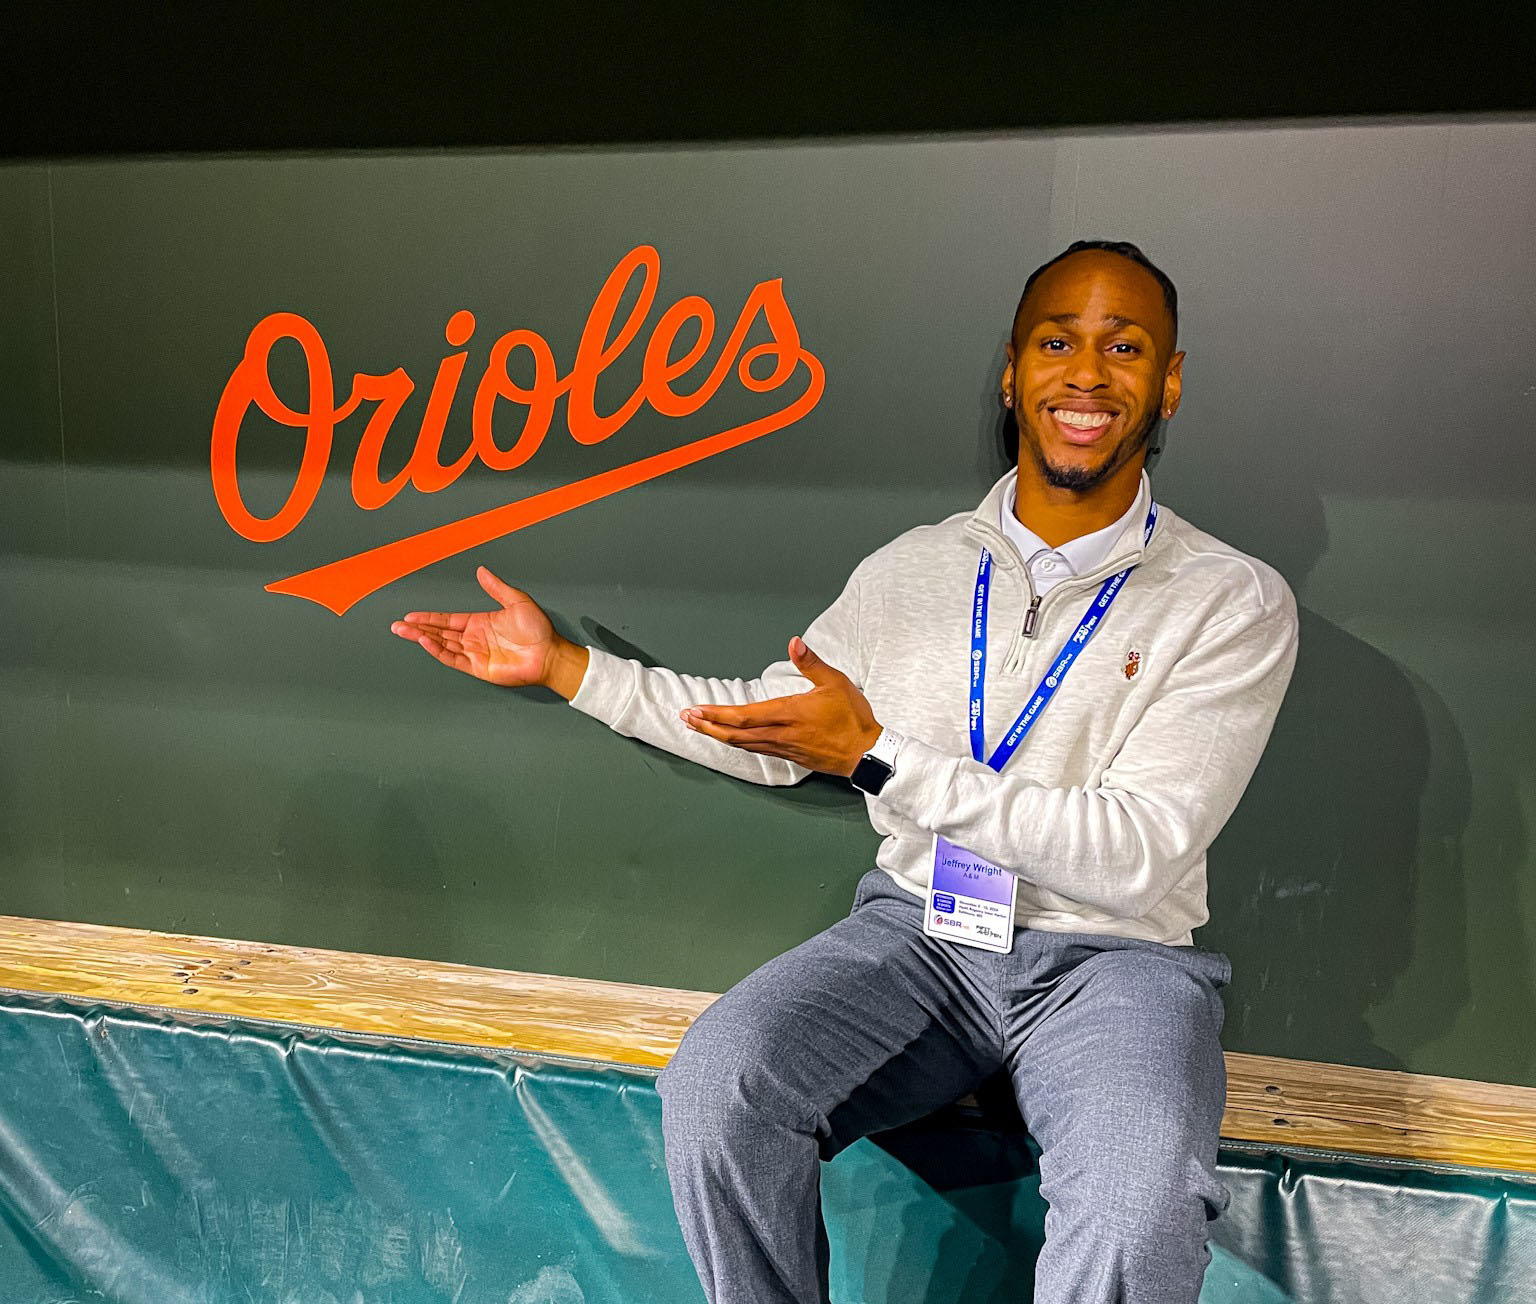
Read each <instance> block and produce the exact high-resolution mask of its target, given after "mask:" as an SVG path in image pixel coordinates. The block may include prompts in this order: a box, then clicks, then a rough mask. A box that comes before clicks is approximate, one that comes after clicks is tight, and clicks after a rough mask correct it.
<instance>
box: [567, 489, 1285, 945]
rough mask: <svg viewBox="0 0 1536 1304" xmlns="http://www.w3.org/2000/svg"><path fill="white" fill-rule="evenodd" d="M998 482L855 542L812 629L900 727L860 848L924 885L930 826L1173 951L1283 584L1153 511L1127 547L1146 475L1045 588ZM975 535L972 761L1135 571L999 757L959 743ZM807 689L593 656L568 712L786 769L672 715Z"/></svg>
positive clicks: (753, 766) (1274, 706)
mask: <svg viewBox="0 0 1536 1304" xmlns="http://www.w3.org/2000/svg"><path fill="white" fill-rule="evenodd" d="M1013 477H1014V473H1013V472H1012V471H1010V472H1009V473H1008V474H1007V475H1005V476H1004V477H1002V478H1001V479H1000V480H998V481H997V483H996V484H994V485H993V486H992V488H991V490H990V491H989V492H988V494H987V496H986V498H985V499H983V500H982V503H981V505H980V506H979V507H978V508H976V509H975V510H974V511H970V512H959V513H956V514H955V515H953V516H951V517H949V518H947V519H946V520H943V521H940V522H939V523H938V524H936V525H924V526H918V527H917V528H915V529H912V530H908V531H907V532H906V533H905V534H902V535H900V536H899V537H898V538H896V539H894V540H892V541H891V542H890V543H888V544H886V545H885V546H884V547H883V548H880V549H878V550H877V551H875V552H874V553H872V554H871V555H870V556H869V557H866V558H865V559H864V560H863V561H862V562H860V563H859V565H858V566H857V567H856V568H855V569H854V572H853V574H852V576H851V577H850V578H849V580H848V583H847V585H846V586H845V587H844V589H843V592H842V593H841V595H840V596H839V597H838V598H837V600H836V601H835V602H834V603H833V604H832V605H831V606H830V607H828V608H827V610H826V611H824V612H823V613H822V614H821V615H820V616H818V617H817V618H816V620H815V621H813V622H812V623H811V626H810V628H809V629H808V630H806V632H805V635H804V638H805V642H806V643H807V645H808V646H809V647H810V648H811V649H812V650H813V651H814V652H816V653H817V655H819V656H820V657H821V658H822V659H823V660H824V661H826V662H828V663H829V664H831V665H833V666H836V667H837V668H838V669H839V670H842V671H843V672H844V673H845V674H847V675H848V676H849V677H850V678H851V679H852V680H853V681H854V683H856V684H857V685H858V686H859V687H860V688H861V689H862V690H863V692H864V694H865V696H866V697H867V698H868V699H869V703H870V706H871V708H872V710H873V711H874V715H875V718H876V719H877V720H878V721H880V723H881V724H883V725H886V726H888V727H889V728H891V729H893V730H895V731H896V732H898V733H900V734H901V735H903V738H904V740H905V741H904V742H903V745H902V748H901V753H900V756H899V757H898V760H897V764H896V768H895V773H894V774H893V775H892V777H891V778H890V780H889V781H888V782H887V783H886V784H885V787H884V788H883V790H882V791H881V793H880V796H879V797H878V798H875V797H868V798H866V801H867V804H868V810H869V817H870V822H871V823H872V824H873V825H874V827H875V829H876V830H877V831H878V832H879V833H881V834H883V835H884V841H883V842H882V843H881V845H880V849H879V852H878V853H877V855H876V863H877V864H878V865H879V866H880V867H881V868H882V869H884V870H885V871H886V872H887V873H889V874H890V875H891V876H892V877H893V878H894V879H895V880H896V882H897V883H898V884H900V885H901V886H902V887H904V888H905V889H907V890H908V891H910V892H912V893H913V894H914V895H916V896H923V895H924V894H925V891H926V887H927V881H928V870H929V861H930V858H931V854H932V853H931V847H932V841H933V835H934V834H935V833H940V834H943V836H944V837H945V838H947V839H949V841H951V842H953V843H956V844H958V845H960V846H962V847H965V848H967V849H968V850H970V851H972V852H974V853H975V854H977V855H979V856H983V857H985V858H986V859H987V860H990V861H991V862H992V863H994V864H996V865H999V866H1001V867H1003V868H1005V869H1007V870H1010V871H1012V872H1013V873H1015V874H1017V875H1018V877H1019V880H1020V882H1019V889H1018V895H1017V900H1016V906H1015V921H1016V922H1017V923H1018V924H1020V925H1023V926H1027V927H1030V928H1038V929H1048V930H1053V931H1060V932H1080V933H1099V934H1104V933H1108V934H1115V935H1121V936H1128V937H1141V938H1147V939H1150V940H1152V941H1159V942H1165V943H1170V944H1175V945H1188V944H1189V943H1190V942H1191V941H1192V931H1193V930H1194V929H1195V928H1197V927H1199V925H1200V924H1202V923H1204V922H1205V920H1206V919H1207V918H1208V913H1207V909H1206V865H1205V853H1206V848H1207V847H1209V845H1210V843H1211V841H1212V840H1213V839H1214V838H1215V836H1216V834H1217V833H1218V832H1219V831H1220V829H1221V826H1222V825H1223V824H1224V823H1226V820H1227V817H1228V816H1229V815H1230V814H1231V813H1232V811H1233V809H1234V808H1235V807H1236V805H1237V801H1238V798H1239V797H1240V796H1241V795H1242V793H1243V789H1244V788H1245V787H1246V786H1247V784H1248V780H1249V779H1250V778H1251V777H1252V774H1253V770H1254V767H1255V766H1256V765H1257V764H1258V760H1259V756H1260V754H1261V753H1262V751H1263V749H1264V744H1265V743H1266V742H1267V741H1268V738H1269V733H1270V729H1271V727H1272V726H1273V724H1274V719H1275V714H1276V712H1277V711H1278V710H1279V707H1280V701H1281V698H1282V697H1283V696H1284V694H1285V689H1286V687H1287V685H1288V684H1289V682H1290V677H1291V671H1292V669H1293V667H1294V665H1295V659H1296V643H1297V618H1296V600H1295V597H1294V596H1293V595H1292V593H1291V590H1290V588H1289V586H1287V584H1286V582H1285V580H1284V579H1283V578H1282V577H1281V576H1280V574H1279V573H1278V572H1277V571H1275V570H1274V569H1273V568H1272V567H1270V566H1268V565H1267V564H1265V563H1264V562H1262V561H1259V560H1258V559H1256V558H1254V557H1250V556H1247V555H1246V554H1244V553H1242V552H1239V551H1238V550H1237V549H1235V548H1233V547H1231V546H1230V545H1228V544H1225V543H1222V542H1221V541H1220V540H1219V539H1216V538H1213V537H1212V536H1211V535H1209V534H1206V533H1205V532H1204V531H1202V530H1199V529H1197V528H1195V527H1194V526H1193V525H1191V524H1189V522H1187V521H1185V520H1183V519H1182V518H1180V517H1179V516H1178V515H1177V514H1176V513H1175V512H1173V511H1172V510H1171V509H1170V508H1168V507H1167V506H1166V505H1160V506H1159V508H1158V516H1157V525H1156V528H1155V529H1154V531H1153V533H1152V537H1151V539H1150V540H1149V541H1147V543H1146V544H1145V546H1144V545H1143V542H1142V536H1143V529H1144V523H1145V520H1146V512H1147V508H1148V505H1149V499H1150V495H1151V481H1150V479H1149V478H1148V477H1147V476H1146V474H1145V473H1143V475H1142V483H1141V488H1140V492H1139V494H1138V497H1137V501H1136V503H1134V504H1133V505H1132V507H1131V509H1130V510H1129V511H1128V512H1127V513H1126V514H1125V516H1124V517H1123V518H1122V519H1121V520H1120V521H1119V522H1117V523H1116V526H1115V527H1110V529H1111V531H1113V536H1112V538H1111V540H1110V545H1109V546H1108V547H1107V548H1095V549H1094V551H1096V552H1098V553H1099V554H1100V556H1099V558H1098V559H1097V560H1095V558H1094V557H1093V556H1089V557H1086V558H1082V562H1083V565H1084V566H1086V569H1083V570H1081V571H1079V573H1077V574H1074V575H1072V576H1069V577H1065V578H1060V579H1054V580H1053V583H1052V585H1051V587H1050V590H1049V592H1048V593H1041V592H1040V586H1038V585H1036V584H1035V583H1034V582H1033V581H1032V578H1031V575H1030V571H1029V568H1028V567H1027V566H1026V563H1025V558H1024V557H1022V556H1021V555H1020V550H1019V549H1018V547H1016V546H1015V544H1014V542H1013V539H1012V538H1011V537H1010V535H1011V533H1012V532H1011V531H1005V521H1004V518H1003V515H1002V512H1003V504H1004V502H1005V500H1006V497H1007V493H1008V490H1009V489H1010V488H1011V487H1012V484H1013ZM1008 514H1009V515H1010V516H1011V515H1012V512H1011V509H1010V510H1009V513H1008ZM1096 533H1102V532H1096ZM983 545H985V546H986V547H987V548H988V549H989V550H990V551H991V552H992V555H993V560H994V563H995V564H994V566H993V569H992V588H991V603H990V608H991V610H990V619H989V622H988V631H987V667H988V669H987V683H986V718H985V726H986V745H987V754H988V755H990V753H991V749H992V748H993V747H995V746H996V745H997V742H998V740H999V739H1000V738H1001V737H1002V736H1003V734H1005V733H1006V732H1007V731H1008V729H1009V728H1010V727H1011V726H1012V724H1013V721H1014V720H1015V718H1017V716H1018V714H1019V712H1020V711H1021V710H1022V709H1023V707H1024V706H1025V704H1026V703H1027V702H1028V701H1029V699H1030V697H1031V696H1032V695H1033V693H1034V691H1035V689H1036V687H1037V686H1038V685H1039V683H1040V681H1041V679H1042V677H1043V676H1044V675H1045V673H1046V671H1047V670H1048V669H1049V668H1050V666H1051V665H1052V664H1053V663H1054V661H1055V660H1056V658H1057V655H1058V654H1059V652H1060V650H1061V648H1062V645H1063V643H1064V642H1065V641H1066V640H1067V639H1068V638H1069V637H1070V636H1071V635H1072V633H1073V631H1074V630H1075V629H1076V628H1077V625H1078V622H1079V621H1080V620H1081V619H1082V617H1083V614H1084V612H1085V610H1086V609H1087V606H1088V603H1089V602H1090V601H1091V600H1092V599H1093V598H1094V596H1095V595H1096V594H1097V593H1098V590H1099V587H1100V585H1101V584H1102V583H1103V581H1104V580H1105V579H1107V578H1108V577H1109V576H1110V575H1113V574H1114V573H1115V572H1116V571H1119V570H1121V569H1123V568H1124V567H1126V566H1128V565H1132V564H1134V565H1135V566H1136V569H1135V571H1134V572H1133V573H1132V574H1131V576H1130V577H1129V578H1128V579H1127V581H1126V583H1125V585H1124V587H1123V588H1122V589H1121V590H1120V594H1119V597H1118V598H1117V599H1116V601H1115V604H1114V606H1113V607H1112V608H1111V609H1110V611H1109V613H1108V615H1107V616H1106V618H1105V620H1104V622H1103V624H1102V625H1101V626H1100V627H1099V629H1098V630H1097V631H1096V632H1095V633H1094V635H1093V637H1092V639H1091V640H1090V641H1089V642H1088V644H1087V646H1086V647H1085V648H1084V649H1083V651H1082V653H1081V654H1080V655H1079V657H1078V659H1077V661H1076V663H1075V664H1074V665H1073V667H1072V670H1071V672H1070V674H1069V675H1068V677H1067V678H1066V679H1064V680H1063V681H1062V684H1061V687H1060V689H1059V690H1058V692H1057V693H1056V695H1055V698H1054V699H1053V700H1052V702H1051V704H1050V705H1049V706H1048V707H1047V708H1046V709H1045V711H1044V712H1043V713H1042V714H1041V716H1040V718H1039V720H1038V721H1037V722H1036V724H1035V726H1034V728H1033V729H1032V730H1031V731H1030V733H1029V735H1028V737H1027V738H1026V739H1025V740H1024V743H1023V745H1022V746H1021V747H1020V748H1019V750H1018V752H1017V753H1016V754H1015V755H1014V757H1013V759H1012V760H1011V761H1009V762H1008V764H1007V765H1006V766H1005V768H1004V769H1003V771H1002V772H1001V773H998V772H996V771H994V770H992V769H990V768H989V767H988V766H987V765H985V764H984V763H982V762H979V761H976V760H974V759H973V758H972V756H971V752H970V741H969V731H968V726H967V713H968V705H967V703H968V693H969V674H968V670H969V664H970V617H971V606H972V598H973V594H974V590H975V583H976V565H977V561H978V558H979V556H980V549H981V547H982V546H983ZM1064 547H1070V545H1065V546H1064ZM1037 551H1038V550H1037ZM1055 551H1057V552H1063V549H1057V550H1055ZM1068 555H1070V554H1068ZM1041 560H1042V561H1043V560H1044V559H1041ZM1076 560H1077V559H1074V565H1075V564H1076ZM810 687H811V684H810V682H809V681H808V680H806V679H805V678H804V677H802V676H801V675H800V673H799V672H798V671H797V670H795V668H794V666H793V664H792V663H790V662H788V661H779V662H775V663H774V664H773V665H771V666H769V667H768V668H767V669H766V670H765V671H764V672H763V673H762V675H761V676H760V677H759V678H757V679H750V680H742V679H713V678H704V677H700V676H693V675H680V674H678V673H676V672H674V671H671V670H667V669H664V668H661V667H655V668H647V667H644V666H642V665H641V664H640V663H639V662H638V661H626V660H622V659H620V658H618V657H616V656H613V655H611V654H609V653H606V652H604V651H602V650H601V649H598V648H593V649H592V650H591V662H590V664H589V666H588V669H587V673H586V676H585V678H584V679H583V681H582V684H581V688H580V690H579V691H578V692H577V694H576V695H575V697H574V698H572V705H573V706H575V707H576V708H577V709H579V710H581V711H584V712H586V713H587V714H589V715H592V716H594V717H596V718H597V719H599V720H602V721H603V722H604V723H606V724H608V725H609V726H610V727H612V728H613V729H615V730H617V731H618V732H619V733H622V734H625V735H627V736H629V737H633V738H640V739H643V740H644V741H646V742H648V743H651V744H653V745H654V746H657V747H662V748H664V749H666V750H667V751H670V752H673V753H675V754H677V755H679V756H685V757H688V758H689V759H691V760H696V761H698V762H700V763H701V764H704V765H707V766H710V767H711V768H713V769H716V770H719V771H721V772H723V773H726V774H732V775H735V776H737V777H738V778H742V779H748V780H750V781H752V782H755V783H765V784H788V783H795V782H798V781H799V780H800V779H801V778H803V777H804V776H805V775H806V774H807V773H808V771H806V770H805V769H803V768H802V767H800V766H798V765H795V764H793V763H792V762H789V761H785V760H781V759H779V758H776V757H770V756H761V755H758V754H756V753H753V752H746V751H742V750H741V749H739V748H735V747H730V746H727V745H726V744H724V743H719V742H716V741H715V740H714V739H712V738H709V737H706V736H705V735H703V734H699V733H695V732H694V731H692V730H690V729H689V728H688V727H687V726H686V725H685V724H683V722H682V721H681V720H680V719H679V718H678V713H679V712H680V711H681V710H683V709H684V708H685V707H688V706H694V705H700V704H705V703H716V704H723V703H735V704H738V705H740V704H743V703H746V702H754V701H763V700H765V699H767V698H769V697H778V696H783V695H785V694H788V693H798V692H803V691H805V690H806V689H808V688H810ZM849 868H850V871H851V872H852V871H856V870H857V869H859V867H858V866H850V867H849Z"/></svg>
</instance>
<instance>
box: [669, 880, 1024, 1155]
mask: <svg viewBox="0 0 1536 1304" xmlns="http://www.w3.org/2000/svg"><path fill="white" fill-rule="evenodd" d="M884 878H885V875H884V873H883V871H880V870H875V871H872V872H871V874H870V875H866V876H865V878H864V880H863V881H862V882H861V883H860V887H859V893H858V896H857V897H856V899H855V903H854V908H853V911H852V913H851V914H850V915H849V916H848V917H847V918H846V919H842V920H839V921H838V922H837V923H836V924H833V925H832V927H830V928H828V929H826V930H825V931H824V932H822V933H819V934H817V935H816V936H815V937H813V938H811V939H809V940H808V941H806V942H803V943H802V944H800V945H799V946H797V947H795V948H793V949H792V950H790V951H786V952H785V953H784V954H783V955H780V956H777V957H776V958H774V959H773V960H770V961H769V962H768V963H767V964H765V965H763V966H762V967H761V968H760V969H757V970H756V971H754V972H753V973H751V974H749V975H748V976H747V977H746V978H744V979H742V980H741V982H739V983H737V984H736V985H735V986H734V987H732V988H731V989H730V990H729V991H728V992H726V993H725V994H724V995H723V996H721V997H720V999H719V1000H717V1001H716V1002H715V1003H714V1004H713V1005H711V1006H710V1007H709V1008H708V1009H707V1010H705V1011H704V1013H703V1014H701V1015H700V1016H699V1018H698V1019H697V1020H696V1021H695V1023H694V1025H693V1027H692V1028H690V1029H689V1031H688V1034H687V1035H686V1036H685V1037H684V1038H683V1042H682V1044H681V1045H680V1046H679V1047H678V1051H677V1054H676V1055H675V1056H674V1057H673V1060H672V1063H671V1064H670V1065H669V1066H668V1067H667V1069H666V1070H665V1071H664V1072H663V1074H662V1076H661V1081H660V1084H659V1085H660V1089H661V1092H662V1095H663V1098H664V1100H666V1102H667V1104H668V1105H669V1107H679V1108H683V1109H689V1110H699V1109H721V1108H731V1107H733V1106H745V1107H747V1108H750V1109H752V1110H753V1111H754V1112H756V1113H759V1114H766V1115H768V1116H769V1118H770V1119H771V1120H772V1121H773V1122H775V1123H778V1124H780V1125H783V1126H787V1127H790V1128H793V1129H795V1130H798V1131H805V1132H811V1133H814V1134H815V1135H816V1136H817V1138H818V1140H819V1142H820V1146H821V1151H822V1154H823V1156H824V1157H830V1156H831V1155H832V1154H835V1153H836V1152H837V1151H838V1150H840V1149H842V1148H843V1147H844V1146H846V1145H848V1144H849V1143H851V1142H852V1141H854V1140H856V1139H857V1138H858V1137H860V1136H864V1135H867V1134H868V1133H870V1132H873V1131H879V1130H882V1129H884V1128H888V1127H895V1126H897V1125H899V1124H901V1123H904V1122H908V1121H910V1120H912V1119H914V1118H919V1117H921V1116H922V1115H924V1114H927V1113H931V1112H932V1111H933V1110H935V1109H937V1108H939V1107H940V1106H942V1105H945V1104H948V1103H950V1102H951V1101H953V1100H955V1099H956V1098H957V1097H959V1096H962V1095H964V1094H965V1093H966V1092H968V1091H970V1090H972V1089H974V1087H975V1086H976V1084H977V1083H978V1082H979V1081H981V1079H983V1078H984V1077H986V1076H987V1075H988V1074H989V1073H990V1072H992V1071H995V1070H996V1068H997V1067H998V1066H999V1064H1000V1063H1001V1043H1000V1039H999V1026H998V1020H997V1013H996V1008H995V1005H994V1003H993V1001H992V999H991V993H990V992H989V990H988V986H989V984H988V983H987V981H986V974H985V971H984V970H983V969H982V968H981V967H980V966H978V965H976V964H975V963H973V962H972V960H971V957H969V956H966V955H963V954H961V955H956V954H955V952H957V951H958V950H959V948H953V947H946V946H945V945H944V944H943V943H939V942H935V941H933V940H932V939H930V938H927V937H925V936H924V935H923V932H922V925H921V918H920V911H921V903H920V902H918V901H917V899H916V898H906V894H903V893H901V892H900V889H899V888H895V887H894V886H891V887H887V886H886V885H885V883H884V882H883V881H882V880H884ZM904 898H906V899H904Z"/></svg>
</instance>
